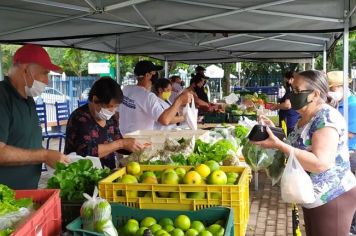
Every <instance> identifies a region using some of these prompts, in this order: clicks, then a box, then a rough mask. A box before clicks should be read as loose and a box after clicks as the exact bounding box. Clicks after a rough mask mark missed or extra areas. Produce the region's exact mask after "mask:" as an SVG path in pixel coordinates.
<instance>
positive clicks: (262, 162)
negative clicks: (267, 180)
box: [242, 142, 275, 171]
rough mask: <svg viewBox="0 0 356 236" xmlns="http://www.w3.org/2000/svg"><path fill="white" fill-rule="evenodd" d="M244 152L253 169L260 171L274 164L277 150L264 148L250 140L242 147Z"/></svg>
mask: <svg viewBox="0 0 356 236" xmlns="http://www.w3.org/2000/svg"><path fill="white" fill-rule="evenodd" d="M242 154H243V156H244V158H245V161H246V163H247V164H248V165H249V166H250V167H251V169H252V170H254V171H258V170H262V169H266V168H267V167H269V166H270V165H271V164H272V162H273V156H274V154H275V150H273V149H264V148H262V147H260V146H257V145H254V144H252V143H250V142H246V143H245V145H244V147H243V148H242Z"/></svg>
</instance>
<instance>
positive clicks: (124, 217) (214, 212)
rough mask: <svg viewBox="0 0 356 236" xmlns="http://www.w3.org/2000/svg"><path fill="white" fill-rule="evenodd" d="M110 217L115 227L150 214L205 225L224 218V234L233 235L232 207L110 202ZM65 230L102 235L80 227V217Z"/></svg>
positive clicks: (81, 235) (76, 235) (77, 234)
mask: <svg viewBox="0 0 356 236" xmlns="http://www.w3.org/2000/svg"><path fill="white" fill-rule="evenodd" d="M111 210H112V219H113V223H114V225H115V226H116V227H120V226H122V225H123V224H125V223H126V222H127V221H128V220H129V219H137V220H139V221H140V220H142V219H143V218H145V217H147V216H152V217H154V218H156V219H157V220H160V219H161V218H164V217H169V218H172V219H173V220H174V218H176V217H177V216H178V215H182V214H184V215H187V216H188V217H189V218H190V219H191V220H192V221H193V220H200V221H202V222H203V223H204V224H205V225H211V224H213V223H215V222H216V221H218V220H221V219H222V220H225V221H226V225H225V227H224V228H225V234H224V236H233V235H234V214H233V209H231V208H227V207H212V208H206V209H202V210H198V211H169V210H151V209H147V210H146V209H135V208H131V207H127V206H124V205H121V204H118V203H111ZM67 230H68V231H69V232H71V233H72V234H73V236H103V235H104V234H100V233H96V232H91V231H87V230H83V229H82V221H81V219H80V218H77V219H75V220H74V221H73V222H71V223H70V224H69V225H67Z"/></svg>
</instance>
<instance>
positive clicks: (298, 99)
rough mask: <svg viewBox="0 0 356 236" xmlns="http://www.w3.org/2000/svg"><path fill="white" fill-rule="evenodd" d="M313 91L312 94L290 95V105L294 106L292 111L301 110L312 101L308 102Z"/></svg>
mask: <svg viewBox="0 0 356 236" xmlns="http://www.w3.org/2000/svg"><path fill="white" fill-rule="evenodd" d="M312 92H313V91H310V92H303V93H293V92H292V94H291V95H290V103H291V105H292V109H294V110H300V109H302V108H303V107H305V106H306V105H308V104H309V103H311V101H310V102H309V101H308V96H309V94H311V93H312Z"/></svg>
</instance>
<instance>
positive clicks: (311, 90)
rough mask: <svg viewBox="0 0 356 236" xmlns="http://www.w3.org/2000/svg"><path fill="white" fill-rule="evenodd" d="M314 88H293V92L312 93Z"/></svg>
mask: <svg viewBox="0 0 356 236" xmlns="http://www.w3.org/2000/svg"><path fill="white" fill-rule="evenodd" d="M313 91H314V90H313V89H304V90H294V89H293V90H292V92H293V93H294V94H299V93H311V92H313Z"/></svg>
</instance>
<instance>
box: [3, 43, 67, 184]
mask: <svg viewBox="0 0 356 236" xmlns="http://www.w3.org/2000/svg"><path fill="white" fill-rule="evenodd" d="M50 70H52V71H60V70H61V68H60V67H58V66H56V65H53V64H52V62H51V59H50V58H49V56H48V54H47V52H46V51H45V50H44V49H43V48H42V47H40V46H37V45H31V44H28V45H25V46H22V47H21V48H19V49H18V50H17V51H16V53H15V55H14V57H13V66H12V67H11V68H10V70H9V75H8V76H5V79H4V81H1V82H0V97H1V99H0V114H1V116H0V184H5V185H8V186H9V187H11V188H14V189H35V188H37V186H38V181H39V178H40V175H41V169H42V163H46V164H47V165H49V166H51V167H54V166H55V164H56V163H57V162H68V158H67V157H66V156H65V155H63V154H62V153H60V152H57V151H53V150H46V149H43V148H42V129H41V127H40V126H39V121H38V116H37V112H36V105H35V101H34V100H33V97H36V96H39V95H40V94H41V93H42V92H43V90H44V89H45V87H46V85H47V84H48V73H49V71H50Z"/></svg>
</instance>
